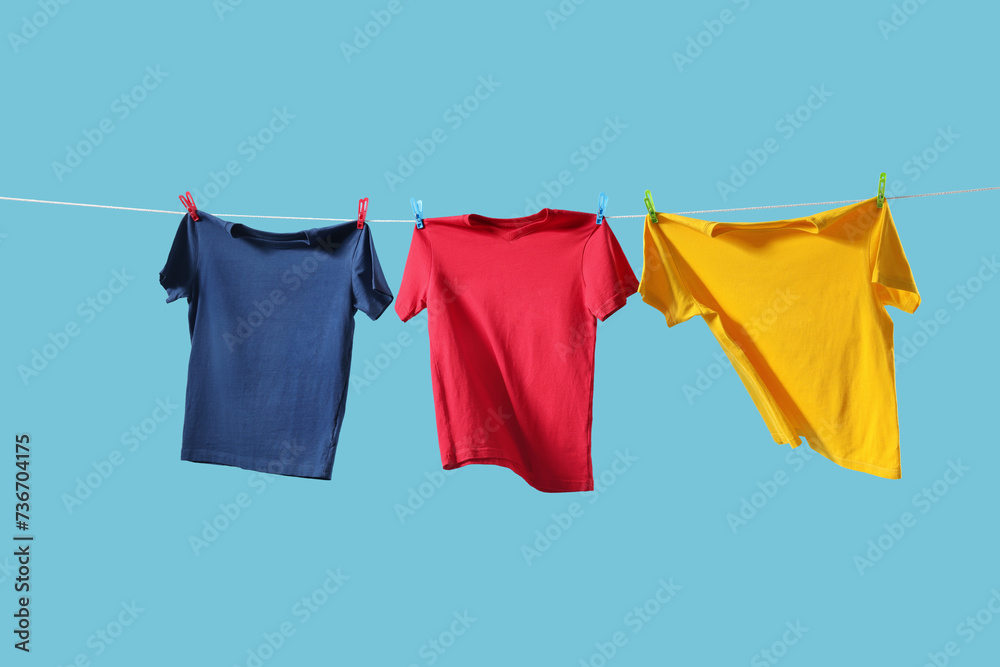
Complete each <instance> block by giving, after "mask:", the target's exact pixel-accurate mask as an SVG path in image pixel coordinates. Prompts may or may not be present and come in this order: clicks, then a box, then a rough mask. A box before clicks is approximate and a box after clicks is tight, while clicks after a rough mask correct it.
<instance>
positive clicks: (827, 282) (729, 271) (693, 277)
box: [639, 198, 920, 479]
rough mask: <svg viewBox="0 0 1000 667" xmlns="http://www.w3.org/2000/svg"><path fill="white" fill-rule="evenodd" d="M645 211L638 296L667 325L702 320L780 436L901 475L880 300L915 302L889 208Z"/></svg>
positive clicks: (909, 306) (848, 463) (850, 464)
mask: <svg viewBox="0 0 1000 667" xmlns="http://www.w3.org/2000/svg"><path fill="white" fill-rule="evenodd" d="M657 219H658V222H652V221H651V219H650V217H649V216H646V226H645V234H644V238H643V260H644V261H643V267H642V283H641V284H640V285H639V292H640V293H641V294H642V298H643V300H644V301H645V302H646V303H648V304H650V305H651V306H653V307H655V308H657V309H658V310H660V311H661V312H662V313H663V314H664V315H665V316H666V318H667V325H668V326H674V325H675V324H678V323H680V322H684V321H685V320H688V319H690V318H692V317H694V316H695V315H701V316H702V317H703V318H704V319H705V322H706V323H707V324H708V327H709V329H711V331H712V333H713V334H715V337H716V339H717V340H718V341H719V343H720V344H721V345H722V347H723V349H724V350H725V352H726V355H727V356H728V357H729V359H730V360H731V361H732V364H733V368H735V369H736V371H737V373H738V374H739V376H740V379H741V380H742V381H743V384H744V385H745V386H746V388H747V391H749V392H750V396H751V397H752V398H753V401H754V403H755V404H756V405H757V409H758V410H759V411H760V413H761V416H763V418H764V421H765V423H766V424H767V427H768V429H769V430H770V431H771V436H772V437H773V438H774V440H775V442H778V443H786V444H790V445H791V446H792V447H797V446H798V445H799V444H800V443H801V440H800V436H801V437H802V438H805V439H806V441H807V442H808V443H809V445H810V446H811V447H812V448H813V449H814V450H816V451H817V452H819V453H820V454H822V455H823V456H825V457H826V458H828V459H830V460H831V461H833V462H834V463H837V464H838V465H841V466H843V467H845V468H851V469H853V470H860V471H862V472H867V473H871V474H872V475H878V476H879V477H887V478H891V479H898V478H899V477H900V465H899V425H898V421H897V416H896V382H895V370H894V363H893V352H892V320H891V319H890V318H889V315H888V313H886V311H885V306H886V305H892V306H895V307H896V308H899V309H901V310H904V311H906V312H908V313H912V312H913V311H914V310H916V308H917V306H918V305H920V295H919V293H918V292H917V287H916V285H915V284H914V282H913V275H912V274H911V272H910V266H909V264H908V263H907V261H906V256H905V255H904V254H903V247H902V245H901V244H900V241H899V236H898V235H897V233H896V227H895V226H894V225H893V222H892V215H891V214H890V213H889V204H888V202H885V203H884V204H883V206H882V208H878V207H877V206H876V204H875V199H874V198H872V199H869V200H866V201H863V202H859V203H856V204H851V205H848V206H843V207H841V208H837V209H834V210H832V211H825V212H823V213H817V214H816V215H811V216H809V217H806V218H795V219H790V220H779V221H775V222H708V221H705V220H696V219H694V218H686V217H684V216H680V215H672V214H669V213H658V214H657Z"/></svg>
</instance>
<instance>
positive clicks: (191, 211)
mask: <svg viewBox="0 0 1000 667" xmlns="http://www.w3.org/2000/svg"><path fill="white" fill-rule="evenodd" d="M178 199H180V200H181V203H182V204H184V208H186V209H187V212H188V215H190V216H191V219H192V220H197V219H198V209H196V208H195V207H194V197H192V196H191V193H190V192H186V193H184V194H183V195H179V196H178Z"/></svg>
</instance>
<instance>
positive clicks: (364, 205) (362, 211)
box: [358, 197, 368, 229]
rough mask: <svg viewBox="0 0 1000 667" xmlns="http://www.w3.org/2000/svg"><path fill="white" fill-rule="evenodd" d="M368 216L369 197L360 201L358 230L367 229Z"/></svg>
mask: <svg viewBox="0 0 1000 667" xmlns="http://www.w3.org/2000/svg"><path fill="white" fill-rule="evenodd" d="M367 215H368V197H365V198H364V199H359V200H358V229H364V228H365V217H367Z"/></svg>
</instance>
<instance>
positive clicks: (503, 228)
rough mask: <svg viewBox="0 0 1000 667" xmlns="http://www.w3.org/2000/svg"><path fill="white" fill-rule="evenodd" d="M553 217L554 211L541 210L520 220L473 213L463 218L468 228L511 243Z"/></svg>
mask: <svg viewBox="0 0 1000 667" xmlns="http://www.w3.org/2000/svg"><path fill="white" fill-rule="evenodd" d="M555 216H556V212H555V211H553V210H552V209H548V208H543V209H542V210H541V211H539V212H538V213H534V214H532V215H527V216H524V217H521V218H489V217H487V216H485V215H478V214H475V213H470V214H468V215H466V216H464V217H465V222H466V224H468V225H469V226H470V227H478V228H481V229H486V230H488V231H490V232H492V233H494V234H496V235H498V236H501V237H503V238H505V239H507V240H508V241H513V240H514V239H517V238H520V237H522V236H525V235H527V234H530V233H532V232H534V231H536V230H538V229H540V228H542V227H544V226H545V225H547V224H548V223H549V222H551V221H552V219H553V218H555Z"/></svg>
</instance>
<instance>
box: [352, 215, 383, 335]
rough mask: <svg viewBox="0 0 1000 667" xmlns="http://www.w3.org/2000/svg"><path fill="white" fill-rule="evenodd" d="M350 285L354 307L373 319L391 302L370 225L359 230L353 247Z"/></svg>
mask: <svg viewBox="0 0 1000 667" xmlns="http://www.w3.org/2000/svg"><path fill="white" fill-rule="evenodd" d="M352 285H353V289H354V307H355V308H357V309H358V310H360V311H361V312H363V313H364V314H365V315H367V316H368V317H369V318H371V319H373V320H377V319H378V318H379V316H380V315H382V313H383V312H385V309H386V308H388V307H389V304H390V303H392V290H390V289H389V283H387V282H386V280H385V274H383V273H382V265H381V264H380V263H379V261H378V254H377V253H376V252H375V239H374V238H373V237H372V231H371V225H365V226H364V228H363V229H362V230H361V234H360V238H359V239H358V245H357V246H355V248H354V273H353V276H352Z"/></svg>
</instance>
